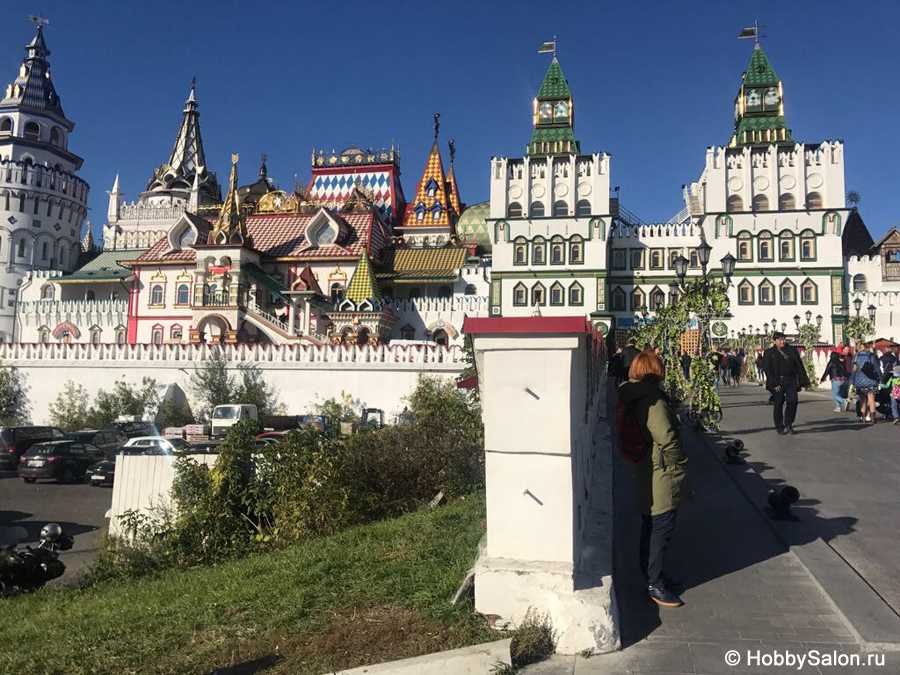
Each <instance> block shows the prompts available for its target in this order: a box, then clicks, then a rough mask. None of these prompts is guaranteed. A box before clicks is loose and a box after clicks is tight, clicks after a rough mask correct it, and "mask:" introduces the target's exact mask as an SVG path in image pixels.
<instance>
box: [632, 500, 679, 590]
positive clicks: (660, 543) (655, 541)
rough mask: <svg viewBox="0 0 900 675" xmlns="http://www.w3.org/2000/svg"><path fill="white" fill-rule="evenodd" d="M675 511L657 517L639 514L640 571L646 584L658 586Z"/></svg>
mask: <svg viewBox="0 0 900 675" xmlns="http://www.w3.org/2000/svg"><path fill="white" fill-rule="evenodd" d="M677 513H678V512H677V511H676V510H675V509H672V510H671V511H666V512H665V513H661V514H659V515H658V516H648V515H646V514H641V550H640V558H641V569H642V570H643V571H644V574H646V576H647V583H648V584H658V583H659V582H660V578H661V577H662V573H663V563H664V561H665V557H666V549H667V548H668V546H669V540H670V539H671V538H672V533H673V532H674V531H675V519H676V514H677Z"/></svg>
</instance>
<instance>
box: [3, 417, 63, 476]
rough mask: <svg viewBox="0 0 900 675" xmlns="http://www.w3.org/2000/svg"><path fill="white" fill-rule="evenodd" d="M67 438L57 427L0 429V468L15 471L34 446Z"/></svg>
mask: <svg viewBox="0 0 900 675" xmlns="http://www.w3.org/2000/svg"><path fill="white" fill-rule="evenodd" d="M65 437H66V434H65V433H64V432H63V431H62V429H57V428H56V427H0V468H6V469H10V470H12V471H15V470H16V469H17V468H18V466H19V460H20V458H21V457H22V455H24V454H25V453H26V452H27V451H28V449H29V448H30V447H31V446H32V445H34V444H35V443H42V442H44V441H59V440H62V439H64V438H65Z"/></svg>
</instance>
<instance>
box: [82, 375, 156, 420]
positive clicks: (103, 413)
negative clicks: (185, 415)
mask: <svg viewBox="0 0 900 675" xmlns="http://www.w3.org/2000/svg"><path fill="white" fill-rule="evenodd" d="M158 406H159V394H158V393H157V385H156V380H154V379H153V378H150V377H145V378H143V379H142V380H141V384H140V385H130V384H128V383H127V382H126V381H125V380H124V379H122V380H117V381H116V383H115V384H114V385H113V389H112V391H106V390H104V389H100V390H99V391H98V392H97V396H96V397H95V398H94V405H92V406H91V408H90V410H89V412H88V416H87V419H86V420H85V424H86V425H87V426H89V427H93V428H95V429H102V428H103V427H107V426H109V425H110V424H112V423H113V422H115V421H116V420H117V419H118V418H120V417H133V418H138V419H144V418H145V417H148V416H150V415H151V413H153V414H154V415H155V412H156V408H157V407H158Z"/></svg>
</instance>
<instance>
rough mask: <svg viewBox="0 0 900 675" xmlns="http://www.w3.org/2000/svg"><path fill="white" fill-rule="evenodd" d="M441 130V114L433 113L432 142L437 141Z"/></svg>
mask: <svg viewBox="0 0 900 675" xmlns="http://www.w3.org/2000/svg"><path fill="white" fill-rule="evenodd" d="M440 130H441V113H439V112H436V113H434V140H437V137H438V132H440Z"/></svg>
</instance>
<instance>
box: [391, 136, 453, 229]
mask: <svg viewBox="0 0 900 675" xmlns="http://www.w3.org/2000/svg"><path fill="white" fill-rule="evenodd" d="M451 189H452V191H453V193H455V191H456V181H455V179H454V181H453V184H452V187H451V185H450V184H449V183H448V182H447V176H446V175H445V174H444V163H443V160H442V159H441V151H440V148H438V144H437V140H435V142H434V143H433V144H432V145H431V152H429V153H428V160H427V161H426V162H425V170H424V171H423V172H422V178H421V179H420V180H419V185H418V187H417V188H416V196H415V197H414V198H413V199H412V200H411V201H410V203H409V204H407V205H406V213H405V214H404V217H403V227H440V226H444V227H449V228H451V229H452V227H453V225H454V224H455V223H456V219H457V218H458V217H459V206H458V204H459V198H458V197H454V195H453V194H452V193H451ZM454 201H455V202H456V204H454Z"/></svg>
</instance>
